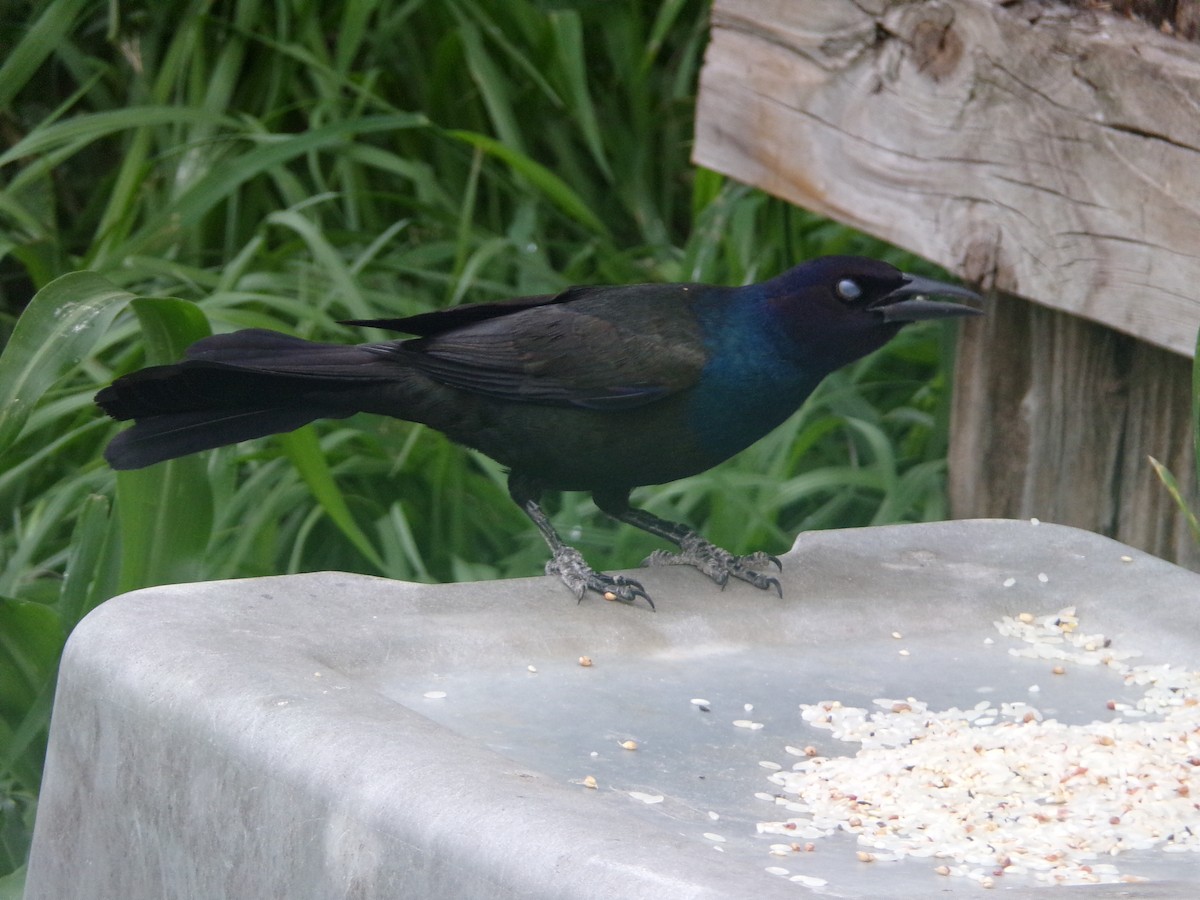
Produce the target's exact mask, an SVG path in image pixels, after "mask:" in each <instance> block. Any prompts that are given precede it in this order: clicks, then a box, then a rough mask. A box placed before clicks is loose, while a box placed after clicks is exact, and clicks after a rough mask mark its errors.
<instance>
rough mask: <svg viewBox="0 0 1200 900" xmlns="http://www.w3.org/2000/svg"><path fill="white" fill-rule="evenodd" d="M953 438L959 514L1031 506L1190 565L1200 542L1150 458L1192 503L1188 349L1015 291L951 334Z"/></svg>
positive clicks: (1199, 502)
mask: <svg viewBox="0 0 1200 900" xmlns="http://www.w3.org/2000/svg"><path fill="white" fill-rule="evenodd" d="M954 388H955V390H954V407H953V412H952V417H951V442H950V459H949V465H950V471H951V473H952V477H951V478H950V482H949V488H950V507H951V512H952V514H953V515H954V516H955V517H958V518H962V517H971V518H973V517H977V516H988V517H1001V518H1018V519H1024V518H1031V517H1037V518H1040V519H1042V520H1044V521H1048V522H1057V523H1060V524H1063V525H1074V526H1076V527H1079V528H1086V529H1088V530H1089V531H1095V532H1097V533H1099V534H1104V535H1107V536H1109V537H1112V538H1116V539H1117V540H1119V541H1123V542H1125V543H1127V544H1130V545H1132V546H1135V547H1139V548H1141V549H1142V550H1146V551H1147V552H1150V553H1153V554H1155V555H1156V556H1160V557H1162V558H1164V559H1171V560H1175V561H1177V562H1180V563H1182V564H1184V565H1187V566H1189V567H1191V568H1193V569H1196V570H1198V571H1200V547H1197V545H1196V544H1195V542H1194V541H1193V540H1192V538H1191V535H1190V533H1189V532H1188V529H1187V526H1186V523H1185V522H1184V519H1183V516H1182V515H1181V514H1180V513H1179V511H1178V509H1177V508H1176V507H1175V505H1174V502H1173V501H1172V500H1171V497H1170V496H1169V495H1168V493H1167V491H1166V489H1165V488H1163V486H1162V484H1161V483H1159V481H1158V478H1157V476H1156V475H1155V474H1154V470H1153V468H1152V467H1151V465H1150V463H1149V461H1148V459H1147V457H1149V456H1154V457H1155V458H1156V459H1158V460H1159V461H1161V462H1162V463H1164V464H1165V465H1167V466H1168V467H1169V468H1170V469H1171V470H1172V472H1174V474H1175V476H1176V477H1177V478H1178V480H1179V481H1180V483H1181V486H1182V487H1183V488H1184V490H1185V492H1186V493H1187V494H1188V496H1189V497H1190V501H1191V505H1192V508H1193V509H1200V490H1198V489H1197V485H1196V478H1195V457H1194V455H1193V453H1192V440H1191V419H1190V415H1189V410H1190V392H1191V361H1190V360H1188V359H1186V358H1184V357H1182V356H1179V355H1177V354H1175V353H1172V352H1170V351H1168V350H1163V349H1160V348H1158V347H1154V346H1152V345H1150V344H1147V343H1145V342H1144V341H1140V340H1137V339H1135V338H1131V337H1128V336H1126V335H1122V334H1119V333H1117V332H1115V331H1113V330H1112V329H1109V328H1106V327H1103V326H1101V325H1096V324H1093V323H1091V322H1087V321H1084V320H1082V319H1079V318H1076V317H1074V316H1071V315H1068V314H1065V313H1061V312H1058V311H1056V310H1051V309H1046V308H1045V307H1042V306H1039V305H1036V304H1033V303H1029V302H1027V301H1025V300H1022V299H1020V298H1018V297H998V298H996V302H995V303H994V304H993V305H992V309H991V314H990V315H988V316H983V317H980V318H978V319H973V320H971V321H970V322H964V323H963V327H962V330H961V331H960V334H959V341H958V357H957V360H956V372H955V378H954Z"/></svg>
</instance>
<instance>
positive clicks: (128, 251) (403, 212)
mask: <svg viewBox="0 0 1200 900" xmlns="http://www.w3.org/2000/svg"><path fill="white" fill-rule="evenodd" d="M26 6H27V12H28V15H27V16H26V17H25V18H24V19H23V20H13V19H9V20H5V21H4V22H2V23H0V45H3V46H6V47H9V48H11V50H10V52H9V53H8V55H7V57H6V58H5V59H4V60H3V62H2V63H0V65H2V68H0V147H2V151H0V341H3V352H2V355H0V509H2V510H4V511H5V515H4V519H3V521H2V522H0V789H2V791H3V793H2V795H0V872H3V871H9V870H14V869H15V870H18V872H17V875H16V876H14V878H13V879H11V880H10V881H9V882H8V884H9V885H11V884H13V883H16V882H19V879H20V873H19V867H20V866H21V864H22V861H23V859H24V855H25V852H26V849H27V844H28V829H29V824H30V821H31V819H32V815H33V809H34V807H35V800H34V798H35V797H36V793H37V788H38V783H39V779H40V770H41V763H42V757H43V755H44V752H45V731H46V724H47V720H48V712H49V708H50V701H51V697H52V682H53V677H54V673H55V670H56V665H57V660H58V654H59V652H60V649H61V645H62V642H63V640H64V639H65V636H66V635H67V634H68V633H69V632H70V630H71V628H72V627H73V626H74V624H75V623H76V622H77V621H78V620H79V619H80V618H81V617H82V616H83V615H84V614H86V612H87V611H88V610H89V609H91V608H93V607H94V606H96V605H97V604H98V603H100V602H103V601H104V600H105V599H107V598H108V597H111V596H113V595H114V594H115V593H119V592H121V591H125V590H131V589H134V588H138V587H142V586H146V585H152V584H159V583H166V582H171V581H181V580H192V579H212V578H229V577H240V576H254V575H266V574H278V573H284V572H300V571H312V570H319V569H329V568H333V569H344V570H350V571H362V572H369V573H377V574H384V575H387V576H389V577H393V578H402V579H417V580H464V579H480V578H495V577H506V576H515V575H530V574H535V573H537V572H539V571H541V567H542V565H543V563H544V560H545V548H544V546H543V545H542V543H541V540H540V538H539V537H538V536H537V534H536V532H535V531H534V530H533V529H532V528H530V527H529V525H528V523H527V522H526V521H525V519H524V517H523V515H522V514H521V513H520V511H519V510H517V508H516V507H515V506H514V505H513V504H512V503H511V502H510V501H509V499H508V497H507V492H506V490H505V487H504V473H503V472H502V471H501V470H500V468H499V467H498V466H497V465H496V464H494V463H492V462H491V461H490V460H488V459H486V458H483V457H481V456H479V455H478V454H474V453H471V452H469V451H465V450H462V449H460V448H456V447H454V446H452V445H450V444H449V442H448V441H446V440H445V439H444V438H443V437H442V436H440V435H439V434H437V433H434V432H431V431H429V430H428V429H425V428H422V427H420V426H415V425H412V424H409V423H405V422H396V421H383V420H380V419H376V418H371V417H367V416H359V417H355V418H352V419H349V420H344V421H339V422H332V423H321V424H319V425H318V426H316V427H310V428H306V429H303V430H301V431H299V432H296V433H295V434H293V435H290V436H286V437H279V438H272V439H267V440H262V441H257V442H253V443H250V444H246V445H241V446H237V447H231V448H224V449H221V450H217V451H214V452H212V453H208V454H204V455H202V456H198V457H194V458H188V459H184V460H177V461H174V462H172V463H169V464H166V465H163V466H160V467H155V468H153V469H151V470H147V471H140V472H130V473H122V474H121V475H120V476H117V475H116V474H115V473H113V472H112V471H110V470H109V469H108V468H107V467H106V466H105V465H104V463H103V461H102V459H101V456H100V453H101V450H102V448H103V446H104V444H105V443H106V441H107V440H108V439H109V438H110V437H111V436H112V435H113V434H114V433H115V432H116V430H117V426H115V425H114V424H113V423H111V422H108V421H107V420H105V419H104V418H103V417H102V416H100V415H99V413H98V412H97V411H96V409H95V408H94V406H93V405H92V402H91V397H92V395H93V394H94V393H95V391H96V389H97V388H98V387H100V386H102V385H104V384H106V383H107V382H108V381H110V380H111V379H112V378H113V377H114V376H116V375H119V374H121V373H123V372H127V371H130V370H132V369H134V368H137V367H139V366H141V365H143V364H145V363H147V362H153V361H161V360H168V359H172V358H174V357H176V356H177V355H178V353H179V352H180V350H181V348H182V347H183V346H185V345H186V344H187V343H188V342H190V341H191V340H193V339H195V338H196V337H197V336H200V335H203V334H205V333H208V332H209V331H210V330H227V329H232V328H240V327H249V326H263V327H271V328H277V329H281V330H284V331H288V332H291V333H294V334H298V335H301V336H303V337H308V338H323V339H328V340H356V339H361V338H363V337H365V336H366V333H365V332H361V331H360V332H357V333H356V331H355V330H352V329H346V328H342V327H339V326H337V325H336V324H335V323H336V320H338V319H345V318H370V317H382V316H399V315H407V314H411V313H414V312H419V311H422V310H427V309H431V308H436V307H441V306H446V305H449V304H454V303H458V302H463V301H477V300H489V299H495V298H501V297H507V296H512V295H514V294H525V293H541V292H546V291H552V290H556V289H559V288H562V287H564V286H567V285H570V284H575V283H597V282H610V283H622V282H625V283H628V282H639V281H677V280H695V281H713V282H722V283H730V284H736V283H744V282H747V281H752V280H757V279H760V278H763V277H767V276H770V275H773V274H775V273H776V272H778V271H780V270H782V269H783V268H785V267H787V266H789V265H791V264H793V263H794V262H797V261H799V260H802V259H805V258H808V257H811V256H817V255H820V254H824V253H836V252H858V253H865V254H868V255H873V256H880V257H884V258H888V259H891V260H893V261H895V262H897V263H899V264H901V265H904V266H906V267H908V268H910V269H916V270H918V271H928V270H927V269H923V268H922V266H921V264H920V263H919V261H915V260H912V259H911V258H908V257H905V256H904V255H902V254H900V253H898V252H897V251H895V250H893V249H891V248H888V247H885V246H883V245H881V244H879V243H877V242H874V241H872V240H870V239H868V238H865V237H863V236H861V235H858V234H855V233H854V232H851V231H849V230H847V229H845V228H841V227H838V226H836V225H833V224H831V223H829V222H826V221H824V220H821V219H819V218H817V217H815V216H812V215H809V214H807V213H805V212H803V211H800V210H797V209H794V208H790V207H788V206H787V205H786V204H783V203H780V202H778V201H775V200H773V199H770V198H768V197H766V196H764V195H762V194H761V193H758V192H756V191H752V190H749V189H747V188H745V187H742V186H739V185H737V184H734V183H732V182H729V181H727V180H726V179H724V178H722V177H721V176H719V175H717V174H715V173H712V172H707V171H703V170H696V169H694V168H693V167H692V166H690V164H689V162H688V152H689V144H690V140H691V134H692V115H693V107H694V91H695V82H696V74H697V71H698V67H699V64H700V60H701V55H702V52H703V49H704V42H705V38H706V30H705V28H706V12H707V11H706V8H705V7H704V5H703V4H702V3H699V2H693V0H667V2H664V3H661V4H643V3H639V2H632V0H609V2H603V3H601V2H588V0H562V2H549V0H540V2H539V0H503V2H501V0H493V2H488V0H406V2H400V0H395V2H374V0H348V2H346V3H342V4H329V3H318V2H315V0H274V2H271V3H267V2H259V0H240V2H239V0H228V2H216V3H211V2H207V0H194V2H192V3H187V4H183V3H178V4H161V3H151V2H141V3H136V2H135V3H113V4H106V3H100V2H95V0H93V2H83V0H48V2H35V3H30V4H27V5H26ZM946 341H947V337H946V334H945V333H944V332H943V331H942V330H940V329H938V328H929V327H921V328H912V329H910V330H908V331H906V332H905V333H904V334H903V335H902V337H901V338H900V339H898V340H897V341H895V342H894V343H893V344H891V345H890V346H889V347H888V348H887V349H886V350H885V351H883V352H881V353H879V354H876V355H875V356H873V357H871V358H870V359H867V360H864V361H862V362H860V363H858V364H856V365H854V366H851V367H849V368H848V369H846V370H844V371H842V372H839V373H838V374H837V375H835V376H834V377H832V378H830V379H829V380H828V382H827V383H826V384H825V385H824V386H823V387H822V389H821V390H820V391H819V392H818V394H817V395H816V396H814V398H813V399H812V401H811V402H810V403H809V404H807V405H806V406H805V407H804V409H802V410H801V411H799V412H798V413H797V414H796V415H795V416H794V417H793V418H792V419H791V420H790V421H789V422H788V423H787V424H786V425H785V426H783V427H782V428H780V429H778V430H777V431H776V432H775V433H774V434H772V435H771V436H769V437H768V438H766V439H765V440H763V441H762V442H760V443H759V444H758V445H756V446H754V447H752V448H751V449H749V450H747V451H746V452H745V453H743V454H741V455H740V456H739V457H738V458H737V459H735V460H733V461H731V462H730V463H728V464H726V465H724V466H721V467H719V468H718V469H717V470H715V471H713V472H711V473H707V474H706V475H704V476H700V477H696V478H690V479H685V480H683V481H680V482H677V483H674V484H670V485H665V486H662V487H656V488H646V489H643V490H641V491H639V492H638V493H637V495H636V496H635V499H636V500H637V502H639V503H641V504H644V505H645V506H646V507H647V508H649V509H650V510H652V511H654V512H656V513H658V514H660V515H663V516H667V517H669V518H681V519H686V520H687V521H689V522H690V523H692V524H694V525H696V526H698V527H700V528H701V529H702V530H703V531H704V532H705V534H706V535H707V536H708V537H710V538H711V539H713V540H714V541H716V542H718V543H720V544H722V545H725V546H727V547H729V548H730V549H732V550H735V551H748V550H752V549H760V548H761V549H766V550H769V551H773V552H779V551H782V550H785V549H786V548H787V547H788V546H789V545H790V543H791V541H792V540H793V538H794V536H795V534H796V533H797V532H798V531H801V530H804V529H809V528H828V527H840V526H850V525H866V524H873V523H882V522H898V521H915V520H923V519H932V518H939V517H941V516H943V515H944V513H945V499H944V490H943V470H944V456H945V449H946V447H945V445H946V431H947V427H946V417H947V396H946V390H945V374H946V371H947V366H948V360H949V357H950V353H949V346H948V344H947V343H946ZM553 513H554V516H555V519H556V521H557V522H558V524H559V525H560V526H561V527H562V528H563V530H564V532H565V533H568V534H570V535H571V538H572V540H574V541H575V542H576V543H577V545H578V546H579V547H580V549H581V550H583V551H584V552H585V553H586V554H587V555H588V557H589V559H590V560H591V561H592V562H593V563H594V564H596V565H599V566H603V567H628V566H631V565H634V564H636V562H637V561H638V560H640V559H641V557H642V556H643V555H645V554H646V553H647V552H649V551H650V550H652V549H655V547H656V546H657V545H656V544H655V542H654V541H653V540H652V539H650V538H649V537H647V536H646V535H643V534H640V533H636V532H634V531H633V530H632V529H628V528H619V527H613V526H612V525H611V524H610V523H608V522H607V521H605V520H604V519H603V518H602V517H600V516H599V515H598V514H597V513H596V510H595V508H594V506H593V504H592V503H591V501H590V499H588V498H587V497H586V496H583V495H574V494H568V495H564V496H563V497H562V498H561V500H559V501H558V502H557V503H555V504H553ZM577 535H578V536H577ZM564 602H569V598H567V599H565V600H564ZM3 889H4V883H3V882H0V896H2V895H3V893H2V892H3Z"/></svg>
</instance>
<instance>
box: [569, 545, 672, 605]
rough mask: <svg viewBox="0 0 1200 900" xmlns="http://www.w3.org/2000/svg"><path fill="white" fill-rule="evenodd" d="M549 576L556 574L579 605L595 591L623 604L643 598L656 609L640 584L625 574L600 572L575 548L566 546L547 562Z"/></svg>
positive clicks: (605, 597) (607, 598)
mask: <svg viewBox="0 0 1200 900" xmlns="http://www.w3.org/2000/svg"><path fill="white" fill-rule="evenodd" d="M546 574H547V575H557V576H558V577H559V578H560V579H561V580H562V583H563V584H565V585H566V586H567V587H568V588H569V589H570V591H571V593H573V594H574V595H575V599H576V600H578V601H579V602H583V598H584V595H585V594H586V593H587V592H588V591H595V592H596V593H597V594H600V595H601V596H602V597H604V599H605V600H619V601H621V602H622V603H635V602H636V601H637V599H638V598H639V597H640V598H641V599H643V600H645V601H646V603H647V604H648V605H649V606H650V608H651V609H654V601H653V600H652V599H650V595H649V594H647V593H646V591H645V589H644V588H643V587H642V584H641V582H640V581H635V580H634V579H632V578H627V577H626V576H624V575H609V574H607V573H606V572H597V571H596V570H595V569H593V568H592V567H591V566H589V565H588V564H587V563H586V562H584V559H583V556H582V555H581V554H580V553H579V551H578V550H576V549H575V548H573V547H564V548H563V549H562V550H559V551H558V552H556V553H555V554H554V558H553V559H551V560H550V561H549V562H547V563H546Z"/></svg>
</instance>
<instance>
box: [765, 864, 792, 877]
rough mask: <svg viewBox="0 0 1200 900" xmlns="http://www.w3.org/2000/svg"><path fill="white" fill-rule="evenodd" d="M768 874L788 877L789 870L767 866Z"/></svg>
mask: <svg viewBox="0 0 1200 900" xmlns="http://www.w3.org/2000/svg"><path fill="white" fill-rule="evenodd" d="M767 872H769V873H770V874H771V875H787V874H788V870H787V869H785V868H784V867H783V866H767Z"/></svg>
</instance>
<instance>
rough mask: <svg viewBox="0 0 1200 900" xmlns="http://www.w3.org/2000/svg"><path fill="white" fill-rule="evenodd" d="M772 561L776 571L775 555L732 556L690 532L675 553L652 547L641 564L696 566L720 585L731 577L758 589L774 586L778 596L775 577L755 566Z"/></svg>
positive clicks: (723, 584)
mask: <svg viewBox="0 0 1200 900" xmlns="http://www.w3.org/2000/svg"><path fill="white" fill-rule="evenodd" d="M772 563H773V564H774V565H775V566H776V568H778V569H779V571H781V572H782V571H783V565H782V564H781V563H780V562H779V560H778V558H776V557H774V556H771V555H770V554H767V553H762V552H759V553H751V554H749V555H747V556H734V555H733V554H732V553H730V552H729V551H728V550H723V549H721V548H720V547H717V546H716V545H714V544H711V543H709V542H708V541H706V540H704V538H702V537H700V536H698V535H690V536H689V537H687V538H686V539H684V541H683V542H682V544H681V545H680V549H679V552H678V553H670V552H668V551H666V550H655V551H654V552H653V553H651V554H650V555H649V556H648V557H646V559H645V561H644V562H643V563H642V565H646V566H692V567H694V568H696V569H699V570H700V571H701V572H703V573H704V574H705V575H707V576H708V577H709V578H711V579H712V580H713V581H715V582H716V583H717V584H719V585H721V587H725V585H726V584H728V583H729V579H730V578H731V577H733V578H736V579H738V580H739V581H744V582H746V583H747V584H752V585H754V586H755V587H756V588H758V589H759V590H763V591H765V590H769V589H774V591H775V593H777V594H778V595H779V596H780V597H782V596H783V587H782V586H781V585H780V583H779V579H778V578H773V577H771V576H770V575H763V574H762V573H761V572H759V571H758V569H759V568H762V567H764V566H768V565H770V564H772Z"/></svg>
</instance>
